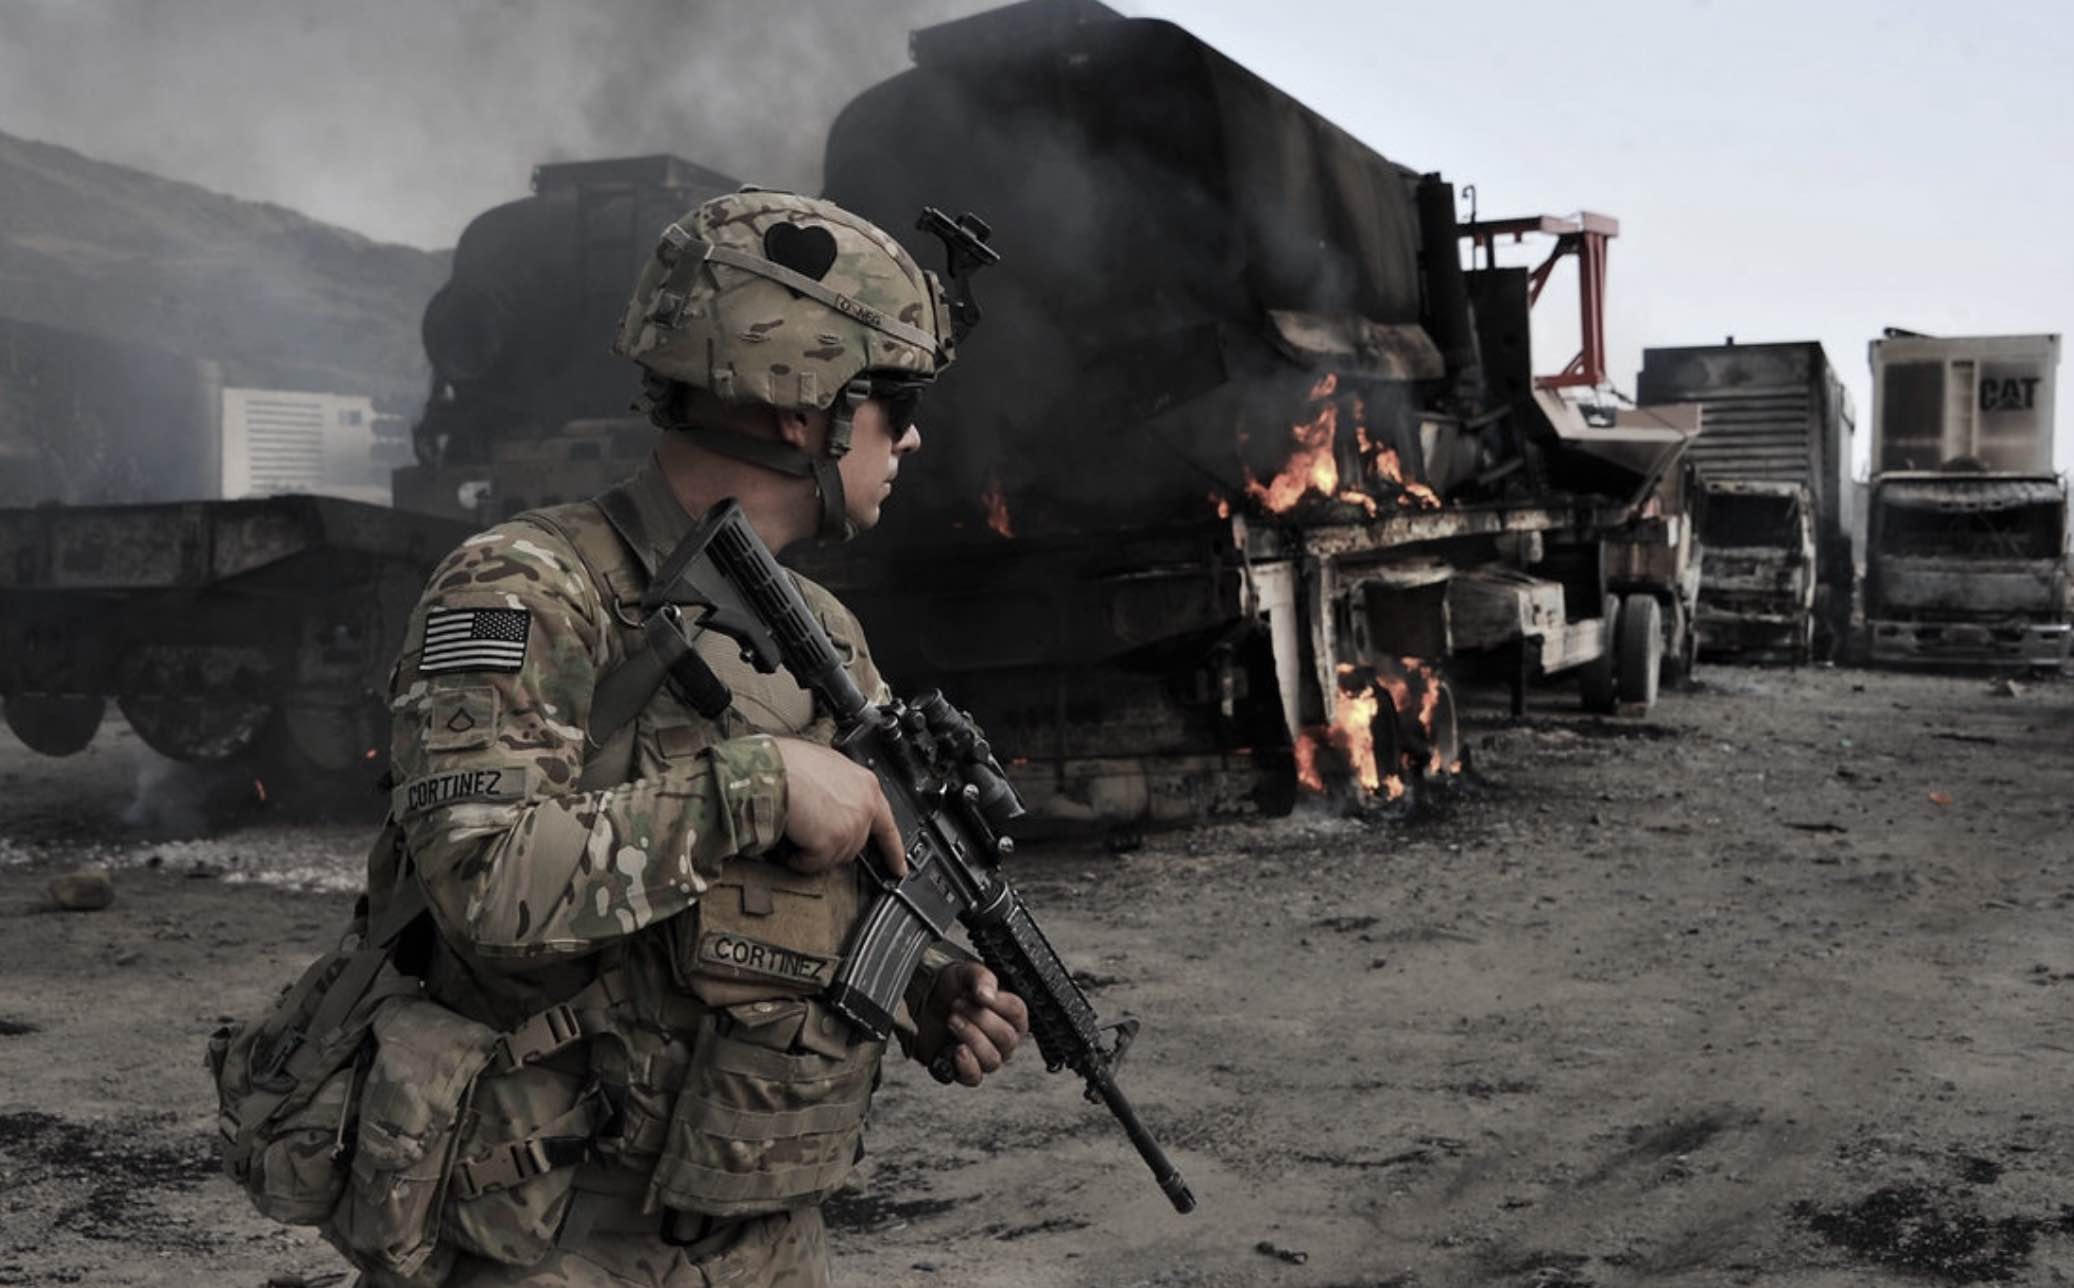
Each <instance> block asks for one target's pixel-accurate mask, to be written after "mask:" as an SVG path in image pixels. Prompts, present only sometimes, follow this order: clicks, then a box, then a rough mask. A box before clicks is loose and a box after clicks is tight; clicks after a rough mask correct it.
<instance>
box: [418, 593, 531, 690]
mask: <svg viewBox="0 0 2074 1288" xmlns="http://www.w3.org/2000/svg"><path fill="white" fill-rule="evenodd" d="M532 625H533V615H532V614H531V613H528V612H527V611H526V610H525V609H523V608H435V609H433V610H432V611H431V612H429V613H427V614H426V615H425V648H424V651H423V652H421V653H420V654H419V655H418V671H419V673H420V674H431V673H433V672H436V671H516V670H518V669H520V668H521V667H523V666H524V665H525V662H526V633H527V632H528V631H529V630H531V629H532Z"/></svg>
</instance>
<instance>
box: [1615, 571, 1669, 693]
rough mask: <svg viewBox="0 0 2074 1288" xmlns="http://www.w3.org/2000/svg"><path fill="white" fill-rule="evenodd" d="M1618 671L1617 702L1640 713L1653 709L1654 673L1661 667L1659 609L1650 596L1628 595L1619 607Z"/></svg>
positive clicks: (1661, 640) (1662, 635)
mask: <svg viewBox="0 0 2074 1288" xmlns="http://www.w3.org/2000/svg"><path fill="white" fill-rule="evenodd" d="M1616 651H1617V652H1618V654H1619V666H1618V671H1619V675H1620V700H1621V701H1622V702H1623V703H1627V704H1631V705H1635V706H1639V707H1641V708H1642V709H1643V710H1644V711H1647V710H1648V709H1649V708H1651V707H1653V706H1655V705H1656V685H1657V676H1658V672H1659V671H1660V670H1661V668H1662V666H1663V656H1664V626H1663V608H1662V606H1661V605H1659V604H1658V603H1657V602H1656V597H1655V596H1654V595H1629V596H1628V597H1627V598H1626V599H1624V600H1622V601H1621V604H1620V647H1619V648H1618V649H1617V650H1616Z"/></svg>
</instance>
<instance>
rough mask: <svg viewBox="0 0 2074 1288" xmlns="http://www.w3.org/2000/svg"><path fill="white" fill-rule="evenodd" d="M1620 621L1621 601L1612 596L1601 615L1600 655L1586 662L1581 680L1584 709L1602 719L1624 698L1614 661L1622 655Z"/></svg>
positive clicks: (1579, 685) (1607, 597)
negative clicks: (1617, 655)
mask: <svg viewBox="0 0 2074 1288" xmlns="http://www.w3.org/2000/svg"><path fill="white" fill-rule="evenodd" d="M1619 621H1620V600H1619V599H1618V598H1617V597H1615V596H1613V595H1608V596H1606V598H1605V601H1604V604H1603V606H1602V608H1601V610H1600V615H1599V655H1598V656H1597V657H1595V658H1593V659H1592V660H1591V661H1589V662H1586V663H1585V664H1584V667H1583V669H1582V670H1581V671H1580V672H1579V674H1578V677H1577V691H1578V693H1579V694H1580V695H1581V696H1582V697H1583V698H1584V709H1585V710H1586V711H1596V712H1598V713H1599V714H1600V715H1607V714H1610V713H1611V712H1612V710H1613V707H1614V704H1615V703H1616V702H1617V701H1618V700H1619V697H1620V694H1619V689H1618V685H1617V684H1616V683H1615V677H1616V673H1615V671H1614V657H1615V654H1617V653H1618V652H1619V642H1620V630H1619Z"/></svg>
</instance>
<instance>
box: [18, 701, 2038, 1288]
mask: <svg viewBox="0 0 2074 1288" xmlns="http://www.w3.org/2000/svg"><path fill="white" fill-rule="evenodd" d="M1469 714H1470V736H1471V743H1472V746H1473V749H1474V768H1475V772H1476V776H1477V779H1478V781H1477V782H1476V783H1475V784H1473V785H1472V786H1471V787H1470V788H1468V789H1466V790H1465V791H1464V792H1463V793H1462V794H1461V795H1460V798H1459V799H1458V800H1456V801H1454V802H1453V803H1452V805H1451V806H1450V807H1449V808H1447V809H1446V810H1445V811H1443V812H1442V814H1441V815H1440V816H1438V817H1427V818H1421V819H1417V820H1413V821H1410V822H1401V821H1373V820H1371V821H1361V820H1355V819H1344V818H1335V817H1330V816H1326V815H1324V814H1322V813H1319V814H1306V815H1300V816H1298V817H1296V818H1291V819H1284V820H1278V821H1254V822H1246V823H1240V824H1220V825H1215V826H1206V827H1201V828H1197V829H1193V830H1185V831H1178V832H1168V833H1161V834H1157V835H1154V836H1151V837H1147V838H1143V839H1142V840H1141V841H1125V842H1122V843H1119V844H1115V845H1098V844H1090V843H1080V844H1074V845H1055V846H1050V847H1040V848H1039V849H1038V851H1037V852H1036V853H1035V854H1034V855H1033V856H1032V857H1030V858H1028V859H1027V860H1025V861H1022V866H1021V873H1022V877H1021V884H1022V886H1023V888H1024V890H1025V892H1026V895H1027V898H1028V899H1029V902H1030V903H1031V904H1032V906H1033V907H1034V908H1035V909H1036V910H1037V911H1038V913H1039V915H1040V916H1041V917H1042V918H1043V919H1044V922H1045V924H1046V926H1047V927H1048V929H1049V930H1050V933H1051V935H1052V938H1053V939H1054V941H1055V942H1056V943H1057V944H1058V945H1059V947H1060V949H1061V951H1062V953H1063V954H1064V955H1065V956H1066V957H1067V958H1068V960H1069V962H1071V963H1072V964H1073V965H1075V967H1076V968H1077V969H1078V970H1079V971H1080V972H1081V973H1082V975H1083V979H1084V982H1085V983H1086V984H1087V985H1088V987H1089V989H1090V993H1091V996H1092V997H1093V998H1094V1000H1095V1001H1096V1003H1097V1005H1098V1006H1099V1007H1100V1008H1101V1009H1102V1010H1103V1011H1104V1012H1105V1014H1110V1013H1113V1014H1123V1013H1126V1012H1128V1013H1131V1014H1135V1015H1137V1016H1140V1017H1142V1018H1143V1019H1144V1021H1145V1031H1144V1033H1143V1035H1142V1036H1141V1038H1140V1040H1139V1043H1138V1045H1137V1047H1136V1049H1135V1050H1134V1051H1133V1053H1132V1055H1131V1058H1130V1061H1129V1062H1128V1064H1127V1065H1126V1068H1125V1072H1124V1079H1123V1081H1124V1085H1125V1087H1126V1089H1127V1090H1128V1091H1129V1093H1130V1094H1131V1095H1132V1097H1133V1098H1134V1099H1135V1100H1136V1102H1137V1104H1138V1106H1139V1107H1140V1109H1141V1111H1142V1112H1143V1114H1144V1116H1145V1118H1146V1120H1147V1122H1148V1123H1149V1124H1150V1126H1151V1127H1152V1128H1153V1130H1154V1131H1155V1133H1156V1134H1157V1135H1158V1136H1159V1137H1160V1138H1161V1139H1162V1140H1163V1141H1164V1143H1165V1144H1166V1146H1167V1148H1168V1149H1169V1151H1170V1152H1171V1153H1172V1154H1173V1156H1174V1158H1175V1160H1176V1161H1177V1163H1178V1164H1179V1165H1180V1167H1181V1169H1182V1171H1183V1173H1184V1175H1185V1176H1186V1177H1187V1179H1188V1181H1189V1183H1190V1184H1191V1185H1192V1186H1193V1187H1194V1190H1195V1193H1196V1195H1197V1197H1198V1198H1199V1200H1200V1201H1201V1207H1200V1209H1199V1210H1198V1211H1197V1212H1196V1213H1194V1214H1193V1215H1191V1216H1185V1217H1184V1216H1179V1215H1176V1214H1175V1213H1173V1212H1172V1211H1171V1210H1170V1209H1169V1208H1168V1207H1167V1205H1166V1203H1165V1201H1164V1199H1163V1198H1162V1197H1161V1196H1160V1193H1159V1191H1158V1190H1157V1188H1156V1187H1155V1186H1154V1185H1153V1184H1152V1182H1151V1179H1150V1177H1149V1175H1148V1174H1147V1173H1146V1172H1145V1170H1144V1169H1143V1167H1142V1166H1141V1164H1140V1163H1139V1161H1138V1159H1137V1157H1136V1155H1135V1154H1134V1153H1133V1152H1132V1151H1131V1150H1130V1148H1129V1146H1128V1145H1127V1144H1126V1142H1125V1141H1124V1139H1123V1137H1122V1135H1121V1134H1120V1133H1119V1132H1117V1131H1115V1130H1113V1129H1112V1126H1111V1123H1110V1120H1109V1119H1108V1117H1107V1116H1106V1115H1105V1114H1103V1113H1102V1112H1101V1111H1100V1110H1099V1109H1097V1108H1095V1107H1093V1106H1091V1105H1089V1104H1087V1103H1086V1102H1085V1101H1083V1100H1082V1099H1081V1098H1080V1096H1079V1095H1078V1094H1077V1087H1076V1086H1075V1085H1073V1084H1072V1083H1070V1081H1069V1078H1070V1075H1057V1076H1047V1075H1046V1074H1045V1072H1044V1069H1043V1065H1042V1062H1041V1061H1039V1060H1037V1059H1035V1058H1034V1056H1035V1052H1034V1050H1033V1051H1031V1052H1030V1053H1028V1054H1029V1057H1030V1058H1018V1059H1017V1061H1016V1062H1015V1064H1014V1065H1013V1066H1011V1068H1010V1069H1009V1070H1008V1071H1006V1072H1005V1073H1004V1074H1003V1075H1002V1076H1001V1077H1000V1078H998V1079H997V1080H996V1083H995V1084H994V1085H990V1086H989V1087H988V1088H985V1089H983V1090H980V1091H977V1092H971V1091H963V1090H959V1089H945V1088H939V1087H937V1086H935V1085H934V1084H933V1083H931V1082H930V1081H929V1080H928V1078H927V1076H926V1074H924V1073H923V1072H922V1071H921V1070H919V1069H915V1068H911V1067H903V1068H901V1069H898V1070H894V1071H892V1072H890V1073H889V1077H888V1079H887V1083H886V1086H885V1088H884V1090H883V1092H882V1093H881V1098H880V1100H879V1102H878V1107H877V1110H876V1116H875V1123H874V1129H873V1135H872V1141H871V1144H872V1150H873V1152H872V1155H871V1157H870V1158H869V1159H868V1160H867V1163H866V1166H865V1169H864V1171H863V1173H862V1175H861V1177H860V1181H859V1184H858V1186H857V1189H856V1190H855V1192H854V1193H851V1194H848V1195H845V1196H843V1197H841V1198H839V1199H838V1200H837V1201H836V1202H835V1203H834V1204H833V1205H832V1206H831V1210H830V1215H831V1218H832V1220H833V1221H834V1223H835V1227H836V1231H837V1237H836V1246H837V1276H838V1281H839V1282H842V1283H850V1284H888V1285H908V1284H915V1285H934V1284H941V1285H986V1286H992V1285H1001V1286H1006V1285H1033V1286H1036V1285H1042V1286H1045V1288H1051V1286H1059V1288H1065V1286H1068V1285H1088V1286H1095V1285H1102V1286H1107V1285H1155V1284H1157V1285H1247V1284H1267V1285H1290V1286H1292V1288H1294V1286H1304V1288H1354V1286H1357V1285H1366V1286H1379V1285H1406V1286H1409V1285H1442V1284H1517V1285H1540V1286H1542V1288H1558V1286H1570V1288H1574V1286H1577V1285H1585V1284H1600V1285H1620V1284H1638V1283H1650V1284H1673V1285H1702V1284H1731V1283H1732V1284H1757V1283H1763V1284H1796V1285H1801V1284H1804V1285H1817V1284H1819V1285H1863V1284H1893V1283H1903V1282H1949V1283H1971V1282H1980V1281H2008V1282H2021V1283H2059V1282H2065V1281H2066V1280H2067V1279H2068V1277H2069V1275H2070V1273H2074V1179H2069V1178H2070V1176H2074V1101H2070V1099H2069V1097H2068V1096H2067V1095H2066V1093H2065V1089H2066V1087H2067V1086H2068V1085H2069V1082H2070V1080H2074V1021H2070V1018H2069V1016H2068V1007H2067V1003H2066V1001H2065V1000H2064V999H2066V998H2067V997H2068V996H2069V994H2068V993H2067V992H2063V991H2062V990H2063V989H2074V948H2070V946H2069V941H2068V938H2067V935H2066V932H2065V926H2066V922H2067V917H2068V910H2069V905H2070V904H2074V854H2070V840H2069V838H2070V835H2074V831H2070V827H2069V824H2070V821H2074V796H2070V793H2069V787H2070V785H2074V777H2070V773H2069V770H2070V768H2074V741H2070V733H2074V685H2068V684H2047V685H2029V684H2025V685H2023V686H2021V687H2020V688H2019V690H2018V691H2017V692H2016V693H2015V694H2013V695H2011V694H2008V693H2006V692H1998V691H1996V690H1994V689H1992V688H1991V686H1990V685H1989V684H1988V683H1987V682H1986V681H1985V680H1983V679H1980V678H1961V677H1935V676H1916V675H1897V674H1881V673H1864V672H1853V671H1841V670H1808V671H1799V672H1794V671H1785V670H1751V669H1727V668H1718V667H1717V668H1705V669H1704V670H1703V672H1702V685H1701V687H1700V688H1699V690H1698V691H1696V692H1690V693H1679V694H1673V695H1669V696H1668V697H1667V698H1666V700H1665V701H1664V702H1663V703H1662V704H1661V705H1660V706H1659V707H1658V709H1657V711H1656V713H1655V715H1654V717H1653V718H1651V719H1650V720H1648V721H1646V722H1614V721H1601V720H1597V719H1591V718H1586V717H1582V716H1579V715H1577V714H1576V712H1575V703H1574V698H1573V697H1571V696H1570V695H1565V694H1562V693H1559V692H1548V693H1543V694H1538V695H1536V701H1535V710H1534V713H1533V714H1532V715H1530V716H1529V718H1528V719H1526V720H1525V721H1523V722H1512V721H1509V720H1507V719H1505V718H1504V717H1503V715H1502V713H1501V712H1500V710H1499V708H1498V706H1497V705H1496V704H1495V702H1492V701H1489V700H1486V701H1485V702H1484V704H1483V705H1473V706H1472V707H1471V709H1470V712H1469ZM147 761H148V753H145V752H143V751H142V750H141V749H139V748H138V747H137V746H136V745H135V744H134V743H133V742H131V741H129V740H128V739H127V738H125V737H122V736H120V735H119V731H118V736H114V737H111V736H109V735H108V734H107V733H106V732H104V736H103V739H102V743H101V744H100V745H99V746H97V748H96V749H95V750H94V751H92V752H90V753H89V754H87V755H85V756H82V757H79V758H76V759H74V760H71V761H63V762H49V761H39V760H37V759H35V758H34V757H32V756H30V755H29V754H28V753H26V752H24V751H23V750H22V749H21V748H20V747H19V746H17V745H14V744H12V743H11V742H10V743H8V744H7V745H6V746H5V748H0V1284H45V1283H83V1284H97V1285H98V1284H167V1285H208V1286H209V1288H246V1286H251V1288H258V1286H259V1285H264V1284H267V1283H268V1282H269V1280H270V1279H274V1280H275V1281H276V1282H282V1283H294V1282H304V1281H305V1278H299V1277H306V1280H307V1281H308V1282H312V1283H314V1282H318V1281H319V1280H320V1279H321V1277H322V1276H324V1275H327V1274H331V1273H336V1272H337V1271H338V1270H339V1269H340V1268H341V1266H340V1263H338V1261H337V1260H336V1259H335V1258H334V1257H333V1256H332V1255H331V1254H330V1253H329V1252H328V1250H326V1249H325V1248H324V1247H323V1246H322V1245H321V1244H320V1243H318V1241H317V1240H315V1239H314V1238H313V1237H310V1236H308V1235H307V1234H306V1233H305V1232H302V1231H297V1230H289V1229H286V1228H283V1227H278V1226H274V1225H271V1224H269V1223H267V1222H265V1221H263V1220H261V1219H260V1218H258V1217H257V1216H256V1215H254V1214H253V1213H252V1212H251V1211H250V1209H248V1208H247V1207H246V1206H245V1204H244V1202H243V1200H242V1198H241V1197H240V1196H239V1195H238V1193H236V1192H235V1191H234V1190H233V1189H232V1188H231V1186H230V1184H229V1183H228V1182H227V1181H225V1180H223V1179H222V1178H221V1177H219V1176H217V1175H216V1173H215V1167H214V1160H213V1157H212V1144H211V1142H212V1137H213V1131H214V1116H215V1111H214V1108H213V1105H212V1102H211V1100H210V1092H209V1089H208V1086H207V1083H206V1080H205V1076H204V1073H203V1070H202V1064H201V1051H202V1045H203V1041H204V1038H205V1037H206V1035H207V1033H208V1031H209V1030H210V1029H211V1028H212V1027H213V1026H214V1025H215V1024H216V1023H217V1022H218V1020H219V1019H220V1018H221V1017H225V1016H244V1015H248V1014H251V1013H253V1012H255V1011H257V1010H258V1009H259V1008H260V1007H261V1006H262V1004H263V1003H264V1001H265V1000H266V998H267V997H268V996H269V995H270V993H271V991H272V990H273V989H274V988H275V987H276V986H278V984H279V983H280V982H282V981H283V980H284V979H285V978H286V977H287V976H288V975H289V974H290V973H292V971H293V970H294V969H296V968H297V967H299V966H300V965H301V964H302V963H303V962H304V961H305V960H306V959H307V958H308V957H309V956H311V955H312V954H314V953H315V952H316V951H317V950H318V948H319V946H320V944H321V943H322V942H323V941H325V940H326V939H327V938H328V937H329V936H330V935H331V934H332V933H333V931H334V928H335V926H336V925H337V923H339V922H340V920H341V919H342V917H343V916H344V914H345V911H346V906H347V903H348V896H347V894H345V893H343V891H344V889H345V887H346V886H347V885H348V884H349V883H350V881H351V879H352V873H353V869H354V866H355V865H356V864H357V862H358V855H357V847H358V845H359V844H360V842H361V840H362V838H363V836H364V832H363V830H362V829H361V828H359V827H357V826H355V825H353V824H350V823H343V824H327V825H321V826H319V825H303V826H292V825H286V824H281V823H277V822H274V821H271V820H269V819H267V818H266V817H265V816H264V815H260V816H258V817H256V818H254V819H252V820H249V821H248V822H247V823H246V824H245V825H244V826H242V827H241V828H239V829H237V830H235V831H232V832H230V833H228V834H226V835H223V836H219V837H217V838H215V839H213V840H208V841H200V842H193V841H190V842H178V843H169V842H165V841H154V840H151V839H149V838H148V837H141V836H139V835H137V834H135V833H133V832H131V831H129V830H127V829H126V828H125V826H124V824H123V823H122V821H121V819H122V815H123V814H124V813H125V811H128V812H130V813H131V814H132V815H133V816H134V815H136V814H137V813H138V812H139V810H138V808H137V804H138V799H137V796H138V788H139V785H140V784H142V785H143V787H144V788H146V789H147V792H146V795H147V798H148V797H149V796H150V795H151V793H153V792H156V793H159V794H160V795H163V794H164V793H165V792H166V791H167V790H168V789H169V785H168V783H167V781H166V774H165V771H164V769H163V768H162V767H154V766H152V765H150V764H148V763H147ZM179 786H180V785H179V784H178V783H177V782H176V783H172V784H170V788H171V789H173V790H175V794H177V789H178V788H179ZM146 803H147V804H149V803H150V802H149V800H148V799H147V801H146ZM143 812H146V813H148V812H150V811H149V810H146V811H143ZM1026 853H1028V851H1026ZM85 860H98V861H102V862H107V863H109V864H111V865H113V866H114V867H116V869H117V873H116V883H117V889H118V895H117V899H116V902H115V903H114V905H113V906H112V907H110V908H108V909H106V910H105V911H101V912H92V913H78V912H74V913H62V912H57V911H54V910H52V909H51V908H50V907H49V904H48V901H47V899H46V896H45V894H44V888H45V885H46V884H47V882H48V881H49V879H50V877H51V876H52V875H54V874H55V873H57V872H60V871H63V870H65V869H66V868H67V867H69V866H70V865H72V864H74V863H77V862H81V861H85ZM327 886H328V887H329V889H328V890H327V889H323V888H322V887H327ZM310 887H319V888H318V889H316V890H314V891H313V890H312V889H311V888H310ZM276 1277H281V1278H276Z"/></svg>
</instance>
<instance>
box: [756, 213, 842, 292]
mask: <svg viewBox="0 0 2074 1288" xmlns="http://www.w3.org/2000/svg"><path fill="white" fill-rule="evenodd" d="M763 257H764V258H765V259H767V260H769V261H770V262H771V263H773V264H782V265H784V266H785V267H786V268H789V269H791V270H792V271H793V272H795V273H798V274H801V275H802V276H805V277H811V278H813V279H814V280H815V281H817V282H818V281H820V280H821V278H822V277H823V276H824V275H826V274H827V272H828V270H829V269H830V268H831V267H833V266H834V264H835V234H833V233H831V232H829V231H828V230H827V229H826V228H823V227H822V226H821V225H819V224H772V225H771V226H770V229H769V230H768V231H766V232H765V233H764V234H763Z"/></svg>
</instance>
